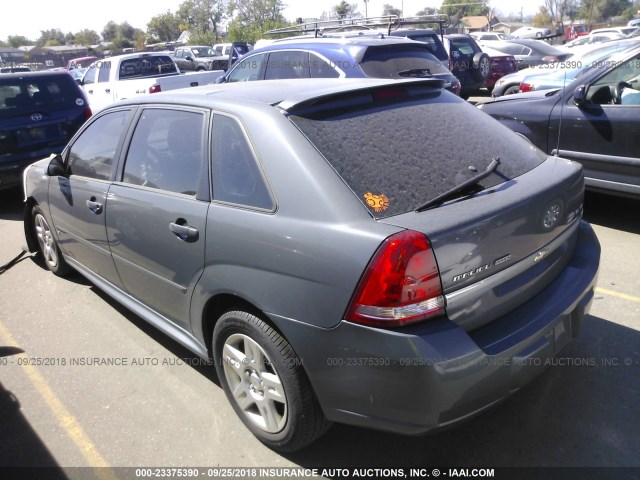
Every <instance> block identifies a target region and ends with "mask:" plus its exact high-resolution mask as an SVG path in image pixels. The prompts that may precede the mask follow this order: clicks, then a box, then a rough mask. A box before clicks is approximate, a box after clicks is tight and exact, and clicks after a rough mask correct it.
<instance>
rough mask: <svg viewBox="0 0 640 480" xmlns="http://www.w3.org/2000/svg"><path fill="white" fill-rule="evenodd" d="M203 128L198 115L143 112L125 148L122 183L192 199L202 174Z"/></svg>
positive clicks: (149, 110)
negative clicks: (126, 149)
mask: <svg viewBox="0 0 640 480" xmlns="http://www.w3.org/2000/svg"><path fill="white" fill-rule="evenodd" d="M204 125H205V116H204V115H203V114H201V113H197V112H185V111H179V110H168V109H161V108H155V109H154V108H150V109H147V110H145V111H144V112H143V113H142V115H141V116H140V119H139V120H138V124H137V125H136V129H135V131H134V133H133V137H132V139H131V144H130V145H129V151H128V152H127V159H126V162H125V164H124V173H123V178H122V181H123V182H125V183H130V184H133V185H143V186H146V187H150V188H158V189H161V190H167V191H170V192H176V193H182V194H185V195H195V194H196V192H197V190H198V185H199V184H200V178H201V174H202V158H203V153H202V151H203V149H202V140H203V136H204Z"/></svg>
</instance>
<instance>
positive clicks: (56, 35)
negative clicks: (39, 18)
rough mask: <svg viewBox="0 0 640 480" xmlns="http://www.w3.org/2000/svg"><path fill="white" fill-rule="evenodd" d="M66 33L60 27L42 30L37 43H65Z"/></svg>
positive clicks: (55, 44) (39, 44) (52, 44)
mask: <svg viewBox="0 0 640 480" xmlns="http://www.w3.org/2000/svg"><path fill="white" fill-rule="evenodd" d="M64 44H65V39H64V33H62V30H60V29H59V28H52V29H50V30H40V38H39V39H38V40H37V41H36V45H38V46H39V47H42V46H48V47H52V46H58V45H64Z"/></svg>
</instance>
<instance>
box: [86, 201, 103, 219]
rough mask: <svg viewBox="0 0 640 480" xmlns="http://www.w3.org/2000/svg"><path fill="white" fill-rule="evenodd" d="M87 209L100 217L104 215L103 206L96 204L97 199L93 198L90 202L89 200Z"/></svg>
mask: <svg viewBox="0 0 640 480" xmlns="http://www.w3.org/2000/svg"><path fill="white" fill-rule="evenodd" d="M87 207H88V208H89V210H91V211H92V212H93V213H95V214H96V215H100V214H101V213H102V204H101V203H99V202H96V197H91V199H90V200H87Z"/></svg>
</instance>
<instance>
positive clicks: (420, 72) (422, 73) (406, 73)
mask: <svg viewBox="0 0 640 480" xmlns="http://www.w3.org/2000/svg"><path fill="white" fill-rule="evenodd" d="M398 75H400V76H401V77H433V75H432V74H431V70H429V69H428V68H413V69H411V70H403V71H401V72H398Z"/></svg>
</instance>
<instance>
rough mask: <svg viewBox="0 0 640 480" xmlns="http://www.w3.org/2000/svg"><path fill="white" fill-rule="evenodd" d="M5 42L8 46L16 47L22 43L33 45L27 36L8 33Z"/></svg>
mask: <svg viewBox="0 0 640 480" xmlns="http://www.w3.org/2000/svg"><path fill="white" fill-rule="evenodd" d="M7 44H8V45H9V46H10V47H13V48H18V47H22V46H24V45H33V41H31V40H29V39H28V38H27V37H23V36H22V35H9V37H8V38H7Z"/></svg>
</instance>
